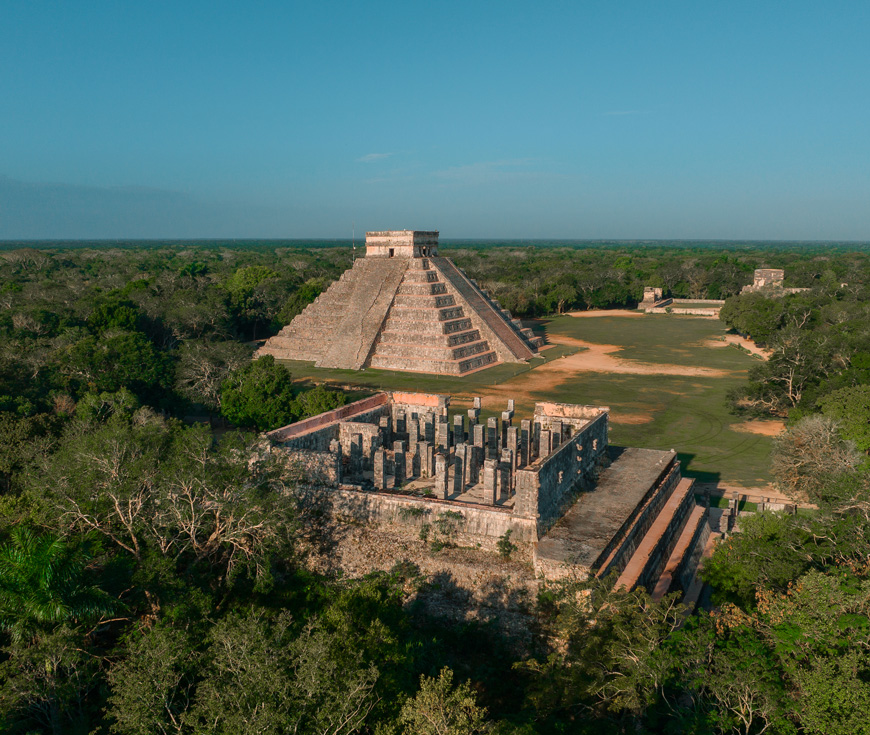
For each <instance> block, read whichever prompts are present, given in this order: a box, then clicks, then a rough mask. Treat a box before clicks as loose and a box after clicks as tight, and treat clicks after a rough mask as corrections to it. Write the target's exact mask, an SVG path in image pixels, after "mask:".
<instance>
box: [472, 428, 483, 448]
mask: <svg viewBox="0 0 870 735" xmlns="http://www.w3.org/2000/svg"><path fill="white" fill-rule="evenodd" d="M485 432H486V427H485V426H484V425H483V424H475V425H474V446H476V447H480V448H481V449H483V448H484V447H485V446H486V439H485V436H486V433H485Z"/></svg>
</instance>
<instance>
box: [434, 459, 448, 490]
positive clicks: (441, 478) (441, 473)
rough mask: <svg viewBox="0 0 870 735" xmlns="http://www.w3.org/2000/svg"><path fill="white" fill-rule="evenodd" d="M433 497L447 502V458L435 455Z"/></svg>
mask: <svg viewBox="0 0 870 735" xmlns="http://www.w3.org/2000/svg"><path fill="white" fill-rule="evenodd" d="M435 497H436V498H441V500H447V457H446V456H445V455H443V454H436V455H435Z"/></svg>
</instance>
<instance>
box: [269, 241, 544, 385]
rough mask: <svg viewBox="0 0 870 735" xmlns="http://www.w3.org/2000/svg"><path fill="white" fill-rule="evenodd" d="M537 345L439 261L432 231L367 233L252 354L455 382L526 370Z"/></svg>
mask: <svg viewBox="0 0 870 735" xmlns="http://www.w3.org/2000/svg"><path fill="white" fill-rule="evenodd" d="M541 342H542V340H541V339H540V338H539V337H534V336H533V335H532V332H531V330H530V329H523V328H522V326H521V325H520V322H519V321H518V320H515V319H512V318H511V316H510V314H509V313H508V312H507V311H505V310H504V309H502V308H501V306H500V305H499V304H498V302H496V301H494V300H493V299H491V298H489V296H487V294H485V293H484V292H483V291H482V290H481V289H480V288H479V287H478V286H477V284H476V283H475V282H474V281H473V280H471V279H470V278H469V277H468V276H467V275H465V273H464V272H463V271H462V270H461V269H460V268H457V267H456V265H454V264H453V262H452V261H450V260H449V259H448V258H443V257H439V255H438V233H437V232H421V231H417V230H392V231H385V232H367V233H366V256H365V257H364V258H360V259H359V260H357V261H355V262H354V264H353V267H352V268H350V269H349V270H347V271H345V272H344V273H342V275H341V278H339V279H338V280H337V281H335V282H333V283H332V285H331V286H330V287H329V288H328V289H327V290H326V291H324V292H323V293H322V294H320V296H318V297H317V299H315V301H313V302H312V303H311V304H309V305H308V306H307V307H306V308H305V310H304V311H303V312H302V313H301V314H299V315H298V316H297V317H296V318H295V319H294V320H293V321H292V322H291V323H290V324H288V325H287V326H286V327H284V328H283V329H282V330H281V331H280V332H279V333H278V334H277V335H275V336H274V337H272V338H271V339H269V340H267V341H266V343H265V344H264V345H263V346H262V347H261V348H260V350H259V351H258V354H260V355H274V356H275V358H277V359H283V360H309V361H312V362H314V363H315V365H316V366H317V367H325V368H342V369H349V370H360V369H362V368H365V367H373V368H380V369H384V370H406V371H411V372H421V373H439V374H443V375H463V374H465V373H469V372H471V371H473V370H478V369H480V368H484V367H489V366H491V365H495V364H497V363H500V362H525V361H527V360H528V359H529V358H531V357H534V356H535V354H536V353H537V350H538V347H539V346H540V344H541Z"/></svg>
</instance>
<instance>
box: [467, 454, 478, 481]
mask: <svg viewBox="0 0 870 735" xmlns="http://www.w3.org/2000/svg"><path fill="white" fill-rule="evenodd" d="M476 449H477V447H475V446H474V445H473V444H466V445H465V484H466V485H476V484H477V474H476V468H475V466H474V452H475V450H476Z"/></svg>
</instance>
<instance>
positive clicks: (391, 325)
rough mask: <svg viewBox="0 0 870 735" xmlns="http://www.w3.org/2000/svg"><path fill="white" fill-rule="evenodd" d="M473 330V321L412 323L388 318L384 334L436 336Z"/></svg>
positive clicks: (433, 320) (415, 321)
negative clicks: (404, 333) (405, 333)
mask: <svg viewBox="0 0 870 735" xmlns="http://www.w3.org/2000/svg"><path fill="white" fill-rule="evenodd" d="M471 328H472V326H471V319H452V320H449V321H444V322H441V321H438V320H436V319H432V320H428V321H421V320H413V321H411V320H407V319H395V318H394V317H388V318H387V321H386V323H385V324H384V331H383V333H382V334H386V333H388V332H389V333H398V334H401V333H403V332H407V333H409V334H411V333H416V334H430V335H433V336H434V335H438V334H455V333H456V332H467V331H469V330H470V329H471Z"/></svg>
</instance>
